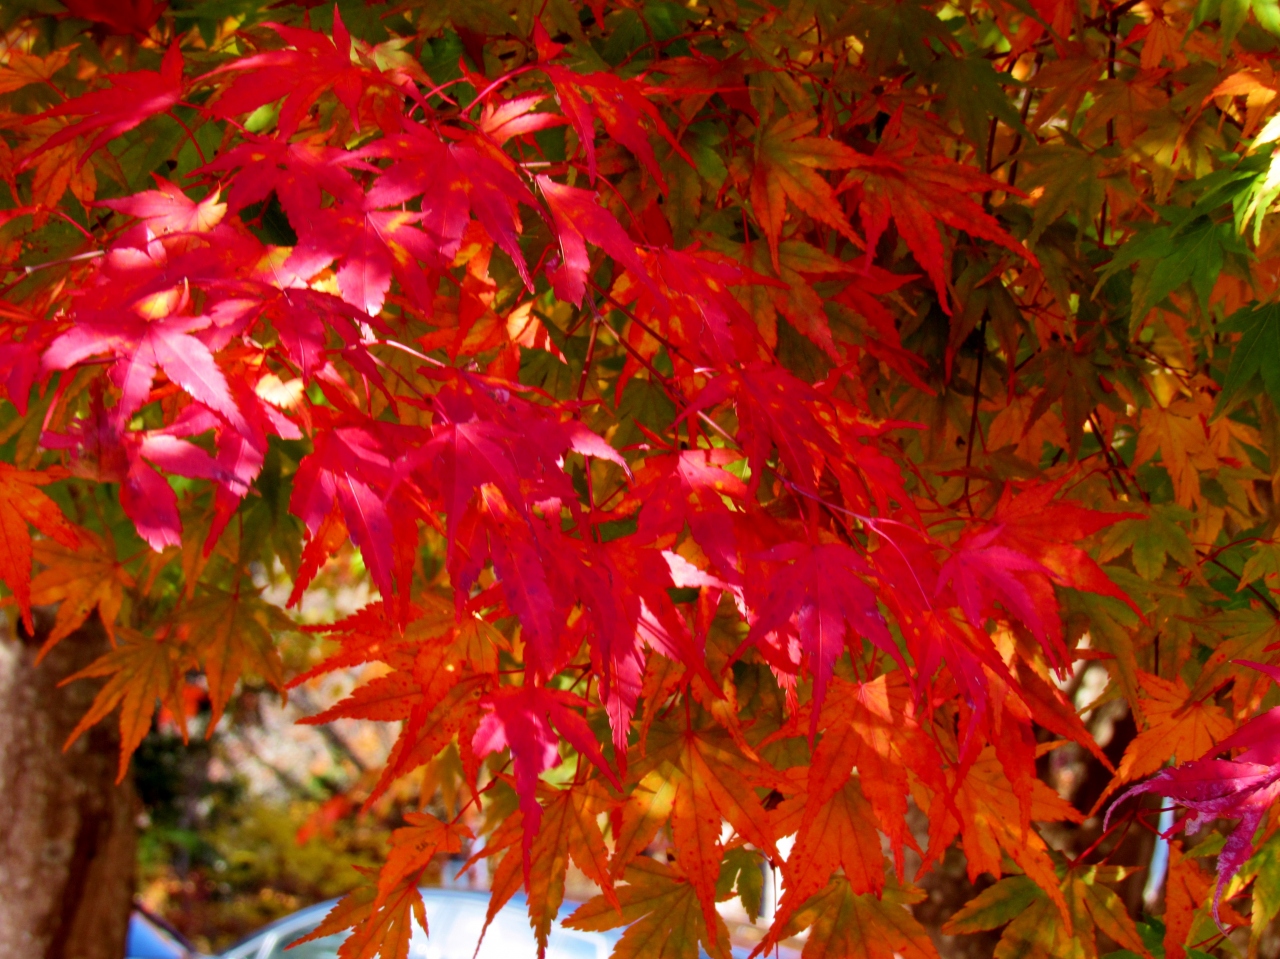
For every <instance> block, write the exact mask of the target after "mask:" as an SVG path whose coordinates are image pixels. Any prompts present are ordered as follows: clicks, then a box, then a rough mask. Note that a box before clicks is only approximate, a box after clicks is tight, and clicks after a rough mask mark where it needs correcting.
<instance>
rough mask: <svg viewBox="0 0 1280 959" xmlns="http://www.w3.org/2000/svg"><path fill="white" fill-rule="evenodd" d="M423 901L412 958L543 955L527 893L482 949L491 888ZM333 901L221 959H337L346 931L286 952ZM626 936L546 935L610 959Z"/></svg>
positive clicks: (441, 893)
mask: <svg viewBox="0 0 1280 959" xmlns="http://www.w3.org/2000/svg"><path fill="white" fill-rule="evenodd" d="M422 899H423V902H424V903H425V905H426V909H427V925H428V926H430V928H431V936H430V938H428V937H427V936H425V935H423V933H422V930H421V929H416V928H415V929H414V936H413V941H412V942H411V943H410V946H409V957H410V959H472V956H475V959H533V957H535V956H537V954H538V946H537V941H536V940H535V939H534V936H533V930H532V929H530V928H529V916H528V913H527V912H526V905H525V900H524V897H523V896H519V895H517V896H515V897H513V898H512V900H511V901H510V902H509V903H507V905H506V906H504V907H503V908H502V910H501V911H500V912H499V913H498V915H497V916H495V917H494V919H493V923H492V924H491V925H490V926H489V931H488V932H486V933H485V937H484V942H483V943H482V944H481V946H480V951H479V952H478V953H477V952H476V942H477V940H479V938H480V931H481V930H482V929H483V928H484V917H485V913H486V911H487V910H488V908H489V894H488V893H487V892H478V891H472V890H466V889H423V890H422ZM335 901H336V900H335ZM333 902H334V901H330V902H323V903H320V904H319V905H316V906H311V907H309V908H307V909H302V910H300V911H299V912H295V913H293V914H292V915H290V916H286V917H285V918H283V919H279V920H277V921H276V922H274V923H272V924H271V925H269V926H267V927H266V928H265V929H262V930H261V931H259V932H257V933H255V934H254V935H253V936H251V937H249V938H248V939H246V940H244V941H243V942H241V943H240V944H238V945H236V946H233V947H232V948H231V949H229V950H227V951H226V952H224V953H223V954H222V955H221V956H219V957H218V959H337V955H338V946H339V945H341V944H342V940H343V939H345V938H346V933H339V934H338V935H334V936H325V937H324V938H322V939H316V940H314V941H312V942H305V943H303V944H302V945H300V946H296V947H294V948H293V949H288V950H286V947H287V946H288V945H289V943H291V942H293V941H294V940H296V939H298V938H299V937H300V936H305V935H306V934H307V933H309V932H311V930H312V929H314V928H315V927H316V926H317V925H319V924H320V920H321V919H323V918H324V917H325V915H326V914H327V913H328V912H329V910H330V909H331V908H333ZM576 906H577V903H569V902H566V903H565V904H564V906H563V907H562V908H561V910H560V916H561V918H563V917H566V916H568V915H569V914H570V913H571V912H572V911H573V910H574V908H576ZM621 938H622V930H621V929H612V930H609V931H607V932H581V931H579V930H577V929H569V928H567V927H565V926H562V925H561V924H560V922H559V921H557V922H556V923H555V924H554V925H553V926H552V928H551V934H550V936H549V937H548V939H547V959H609V956H610V955H611V954H612V953H613V947H614V946H615V945H617V943H618V940H619V939H621ZM748 951H749V950H746V949H741V948H734V949H733V956H734V959H745V957H746V956H747V954H748ZM770 955H772V953H771V954H770ZM788 955H791V954H790V953H788Z"/></svg>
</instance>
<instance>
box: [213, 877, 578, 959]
mask: <svg viewBox="0 0 1280 959" xmlns="http://www.w3.org/2000/svg"><path fill="white" fill-rule="evenodd" d="M418 892H419V893H421V894H422V898H423V900H425V901H427V902H430V901H432V900H434V901H436V902H446V901H448V900H450V899H453V900H455V901H461V902H477V903H482V904H483V905H485V906H488V904H489V892H488V890H482V889H443V888H441V887H439V886H422V887H421V888H419V889H418ZM511 898H512V901H516V902H524V901H525V898H524V894H523V893H517V894H516V895H514V896H512V897H511ZM337 903H338V900H337V899H326V900H325V901H324V902H317V903H315V904H314V905H311V906H303V907H302V908H301V909H298V910H297V911H295V912H291V913H289V914H288V915H286V916H281V917H280V918H279V919H276V920H275V921H274V922H270V923H268V924H267V925H265V926H263V927H262V928H260V929H255V930H254V931H253V932H251V933H249V935H247V936H245V937H243V938H242V939H239V940H237V941H236V942H235V943H234V944H233V945H230V946H228V947H227V948H226V949H224V950H223V952H234V951H235V950H236V949H238V948H240V947H241V946H243V945H244V944H245V943H247V942H250V941H251V940H253V939H257V938H259V937H261V936H265V935H266V934H267V933H270V932H274V931H275V930H277V929H279V928H281V927H284V926H292V925H294V924H295V923H297V922H298V921H299V920H301V919H310V918H312V917H313V916H314V917H315V919H316V921H317V922H318V921H319V920H320V919H323V918H324V917H325V916H326V915H327V914H328V912H329V910H330V909H332V908H333V907H334V906H335V905H337ZM565 905H566V906H568V905H572V906H573V907H575V908H576V907H577V905H578V904H577V903H576V902H575V903H572V904H570V903H569V902H567V901H566V903H565Z"/></svg>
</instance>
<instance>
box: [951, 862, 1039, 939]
mask: <svg viewBox="0 0 1280 959" xmlns="http://www.w3.org/2000/svg"><path fill="white" fill-rule="evenodd" d="M1047 898H1048V897H1046V896H1045V894H1044V891H1043V890H1042V889H1041V888H1040V887H1039V886H1037V885H1036V884H1035V883H1034V882H1032V881H1031V880H1030V879H1029V878H1028V877H1026V876H1006V877H1005V878H1004V879H1001V880H1000V881H999V882H998V883H996V884H995V885H994V886H991V887H990V888H988V889H984V890H983V891H982V892H980V893H978V895H976V896H974V897H973V898H972V899H970V900H969V901H968V902H967V903H965V905H964V908H962V909H961V910H960V911H959V912H957V913H956V914H955V915H954V916H952V917H951V918H950V919H948V920H947V923H946V925H944V926H943V927H942V931H943V932H944V933H946V934H947V935H948V936H958V935H966V934H970V933H975V932H985V931H986V930H988V929H998V928H999V927H1000V926H1003V925H1004V924H1005V923H1008V922H1012V921H1013V920H1014V919H1016V918H1017V917H1018V916H1020V915H1021V914H1022V912H1023V910H1025V909H1026V908H1027V907H1029V906H1030V905H1031V904H1032V903H1033V902H1035V901H1036V900H1037V899H1045V900H1046V901H1047Z"/></svg>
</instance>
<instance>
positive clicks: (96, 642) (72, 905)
mask: <svg viewBox="0 0 1280 959" xmlns="http://www.w3.org/2000/svg"><path fill="white" fill-rule="evenodd" d="M51 621H52V617H51V616H45V617H44V620H43V622H42V620H41V617H40V615H39V611H38V613H37V618H36V627H37V628H36V638H35V639H25V638H15V637H14V635H13V632H12V630H6V631H5V633H6V634H5V635H0V956H15V957H22V959H121V957H122V956H123V955H124V948H125V936H126V932H127V928H128V922H129V908H130V902H131V900H132V897H133V879H134V860H135V857H136V852H137V833H136V827H135V823H134V819H135V816H136V810H137V799H136V796H135V794H134V790H133V783H132V780H131V779H128V778H126V779H125V781H124V782H123V783H122V784H120V785H116V782H115V777H116V768H117V763H118V762H119V754H120V740H119V733H118V730H117V727H116V726H115V724H114V723H112V722H111V721H110V720H108V721H107V722H106V723H100V724H98V725H97V726H95V727H94V728H93V729H91V730H90V731H89V732H87V733H85V734H84V735H83V736H81V737H80V739H79V740H77V742H76V744H75V745H74V746H72V747H71V748H70V749H69V750H68V751H67V752H65V753H64V752H63V751H62V745H63V743H65V742H66V739H67V736H68V735H69V734H70V732H71V730H72V729H74V728H75V725H76V723H77V722H79V720H80V717H81V716H83V715H84V713H85V710H86V709H88V707H89V704H90V703H91V702H92V701H93V697H94V696H95V695H96V693H97V691H98V689H99V687H100V683H99V682H97V681H92V680H80V681H77V682H74V683H71V684H70V685H68V686H66V687H63V688H62V689H59V688H58V683H59V682H60V681H61V680H62V679H64V678H66V677H67V676H70V675H71V674H72V673H74V672H76V671H77V670H79V669H82V668H84V667H85V666H87V665H88V664H89V663H91V662H93V661H94V660H95V659H96V658H97V657H98V656H100V655H102V654H103V653H104V652H106V651H107V649H108V645H107V638H106V634H105V633H104V631H103V629H102V626H101V624H100V623H99V622H98V620H97V618H96V616H95V617H94V618H93V619H91V620H90V621H89V622H88V623H86V624H85V625H84V626H83V627H82V628H81V629H80V630H78V631H77V632H75V633H72V634H71V635H70V636H68V637H67V638H66V639H64V640H62V642H60V643H59V644H58V645H57V646H56V647H54V649H53V650H52V652H50V653H49V655H48V656H47V657H46V658H45V660H44V661H43V662H42V663H40V665H39V666H37V665H36V662H35V658H36V652H37V651H38V650H39V648H40V643H41V638H42V637H43V636H44V635H47V633H48V630H49V627H50V625H51Z"/></svg>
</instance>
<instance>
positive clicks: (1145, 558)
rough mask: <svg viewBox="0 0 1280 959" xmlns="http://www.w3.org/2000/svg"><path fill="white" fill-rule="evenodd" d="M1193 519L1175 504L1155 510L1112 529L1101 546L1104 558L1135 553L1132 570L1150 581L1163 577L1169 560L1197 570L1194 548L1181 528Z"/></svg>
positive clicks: (1188, 511) (1193, 516)
mask: <svg viewBox="0 0 1280 959" xmlns="http://www.w3.org/2000/svg"><path fill="white" fill-rule="evenodd" d="M1194 518H1195V515H1194V514H1193V513H1192V512H1191V511H1190V510H1188V509H1185V508H1184V507H1181V506H1177V505H1175V504H1173V503H1165V504H1162V505H1159V506H1153V507H1152V508H1151V515H1150V516H1147V517H1146V518H1144V519H1130V520H1125V521H1124V522H1122V523H1117V524H1116V525H1115V526H1113V527H1111V529H1110V530H1109V531H1108V532H1107V535H1106V538H1105V539H1104V540H1103V542H1102V552H1103V555H1105V556H1116V555H1118V554H1120V553H1122V552H1124V551H1125V550H1126V549H1132V550H1133V568H1134V570H1136V571H1137V573H1138V575H1139V576H1141V577H1142V578H1143V579H1145V580H1147V581H1151V580H1154V579H1155V578H1156V577H1158V576H1159V575H1160V573H1161V572H1162V571H1163V570H1164V566H1165V562H1166V561H1167V559H1168V557H1170V556H1172V557H1173V558H1174V560H1176V561H1177V562H1178V563H1180V564H1181V565H1183V566H1188V567H1191V566H1195V565H1196V562H1197V560H1196V551H1195V548H1194V547H1193V546H1192V545H1191V539H1190V537H1189V536H1188V535H1187V531H1186V530H1185V529H1184V528H1183V527H1182V526H1181V525H1179V524H1180V523H1187V522H1190V521H1191V520H1192V519H1194Z"/></svg>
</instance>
